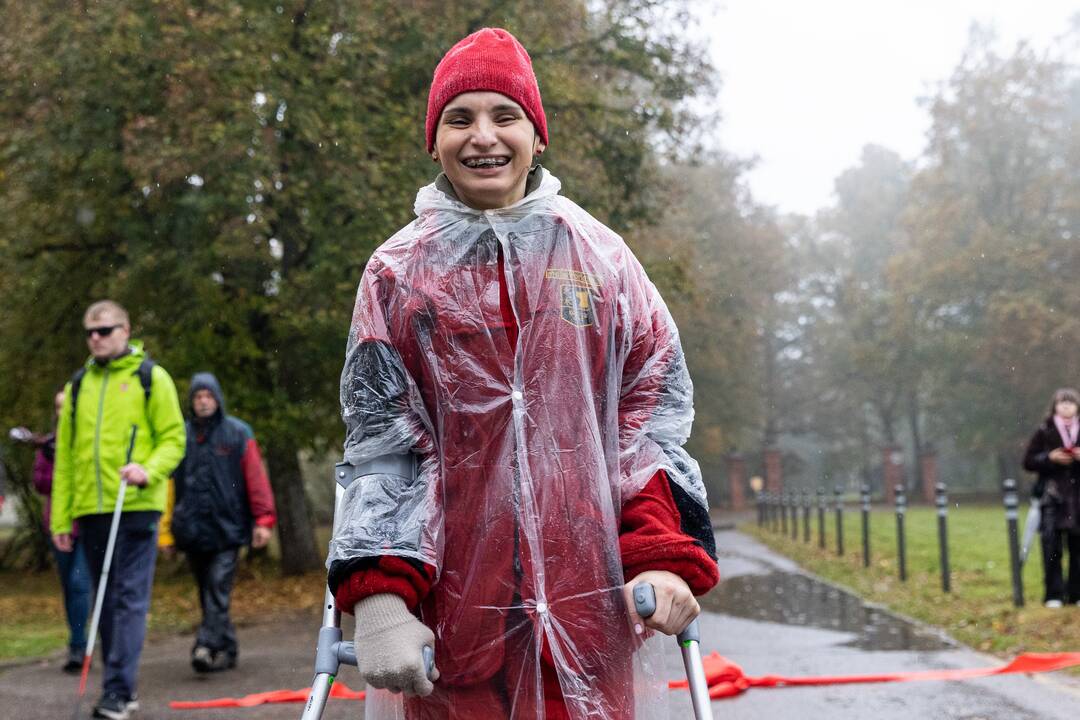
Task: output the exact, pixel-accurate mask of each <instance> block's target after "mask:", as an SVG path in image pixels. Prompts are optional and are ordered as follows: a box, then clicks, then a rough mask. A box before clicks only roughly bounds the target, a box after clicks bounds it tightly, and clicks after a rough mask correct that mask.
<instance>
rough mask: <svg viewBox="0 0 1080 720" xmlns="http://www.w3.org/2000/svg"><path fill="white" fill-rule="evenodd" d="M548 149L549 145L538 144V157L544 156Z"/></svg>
mask: <svg viewBox="0 0 1080 720" xmlns="http://www.w3.org/2000/svg"><path fill="white" fill-rule="evenodd" d="M546 149H547V145H545V144H544V143H542V142H538V143H536V154H537V155H543V154H544V150H546Z"/></svg>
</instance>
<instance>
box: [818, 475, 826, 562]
mask: <svg viewBox="0 0 1080 720" xmlns="http://www.w3.org/2000/svg"><path fill="white" fill-rule="evenodd" d="M817 497H818V506H817V546H818V547H819V548H821V549H822V550H824V549H825V505H826V500H825V488H823V487H819V488H818V489H817Z"/></svg>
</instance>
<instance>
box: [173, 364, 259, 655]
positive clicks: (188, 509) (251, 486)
mask: <svg viewBox="0 0 1080 720" xmlns="http://www.w3.org/2000/svg"><path fill="white" fill-rule="evenodd" d="M190 401H191V411H192V417H191V419H190V420H189V421H188V423H187V438H188V439H187V452H186V454H185V455H184V460H183V462H181V463H180V467H178V468H177V469H176V472H175V473H174V476H173V479H174V481H175V487H176V504H175V507H174V509H173V517H172V532H173V537H174V538H175V542H176V546H177V547H178V548H179V549H180V550H183V551H184V553H185V554H186V555H187V558H188V562H189V563H190V565H191V570H192V572H193V573H194V574H195V579H196V580H197V581H198V583H199V602H200V604H201V605H202V612H203V618H202V624H201V625H200V626H199V631H198V634H197V635H196V639H195V646H194V648H192V651H191V665H192V667H193V668H194V669H195V670H196V671H197V672H213V671H216V670H225V669H227V668H232V667H235V666H236V658H237V653H238V646H237V641H236V629H235V628H234V627H233V624H232V621H231V620H230V619H229V600H230V595H231V594H232V586H233V577H234V576H235V574H236V562H237V556H238V554H239V549H240V547H241V546H243V545H247V544H248V543H250V544H251V546H252V547H254V548H260V547H263V546H265V545H266V543H267V542H269V540H270V534H271V530H272V528H273V527H274V524H275V522H276V521H277V515H276V513H275V510H274V496H273V494H272V492H271V490H270V482H269V480H268V479H267V476H266V471H265V469H264V467H263V462H262V457H261V455H260V453H259V445H258V443H256V442H255V436H254V433H253V432H252V430H251V426H249V425H248V424H247V423H245V422H243V421H242V420H239V419H237V418H235V417H233V416H231V415H227V414H226V413H225V397H224V394H223V393H222V391H221V385H220V384H219V383H218V381H217V378H215V377H214V376H213V375H212V374H210V373H197V374H196V375H195V376H194V377H192V379H191V391H190Z"/></svg>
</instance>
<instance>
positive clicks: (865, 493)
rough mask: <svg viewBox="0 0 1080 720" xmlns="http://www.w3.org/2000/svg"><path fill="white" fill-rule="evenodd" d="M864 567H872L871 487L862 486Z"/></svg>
mask: <svg viewBox="0 0 1080 720" xmlns="http://www.w3.org/2000/svg"><path fill="white" fill-rule="evenodd" d="M861 495H862V565H863V567H870V486H869V485H863V486H862V493H861Z"/></svg>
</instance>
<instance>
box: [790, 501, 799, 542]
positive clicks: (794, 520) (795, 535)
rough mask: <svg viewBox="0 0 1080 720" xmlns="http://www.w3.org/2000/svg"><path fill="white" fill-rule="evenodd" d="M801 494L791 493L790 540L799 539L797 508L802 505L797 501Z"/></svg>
mask: <svg viewBox="0 0 1080 720" xmlns="http://www.w3.org/2000/svg"><path fill="white" fill-rule="evenodd" d="M800 495H801V493H799V492H793V493H791V539H792V540H798V539H799V507H800V506H801V505H802V503H801V502H800V501H799V497H800Z"/></svg>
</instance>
